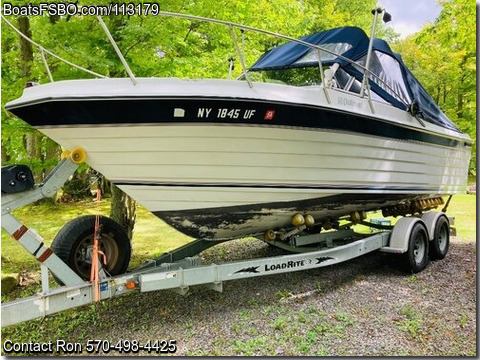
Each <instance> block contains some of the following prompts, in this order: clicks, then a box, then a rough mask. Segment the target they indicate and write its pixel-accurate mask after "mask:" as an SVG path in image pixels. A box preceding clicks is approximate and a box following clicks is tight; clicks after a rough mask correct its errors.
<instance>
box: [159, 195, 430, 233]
mask: <svg viewBox="0 0 480 360" xmlns="http://www.w3.org/2000/svg"><path fill="white" fill-rule="evenodd" d="M427 197H430V195H425V194H421V195H420V194H342V195H335V196H328V197H322V198H315V199H308V200H299V201H289V202H275V203H265V204H255V205H243V206H232V207H219V208H209V209H195V210H182V211H169V212H154V214H155V215H156V216H158V217H159V218H161V219H162V220H164V221H165V222H166V223H167V224H169V225H171V226H172V227H174V228H175V229H177V230H178V231H180V232H182V233H184V234H185V235H188V236H191V237H193V238H196V239H206V240H226V239H235V238H241V237H245V236H252V235H259V234H263V233H264V232H265V231H267V230H271V229H272V230H278V229H281V228H291V227H292V225H291V218H292V217H293V215H295V214H296V213H301V214H312V215H313V216H314V218H315V221H316V223H322V222H324V221H326V220H328V219H331V220H335V219H338V218H339V217H341V216H345V215H349V214H350V213H351V212H352V211H362V210H364V211H372V210H380V209H381V208H383V207H386V206H393V205H397V204H400V203H403V202H405V201H409V200H413V199H420V198H427Z"/></svg>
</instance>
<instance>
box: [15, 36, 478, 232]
mask: <svg viewBox="0 0 480 360" xmlns="http://www.w3.org/2000/svg"><path fill="white" fill-rule="evenodd" d="M369 45H370V46H371V49H370V50H371V51H369ZM367 58H368V59H367ZM292 69H293V70H294V71H296V73H295V74H296V75H295V74H294V75H292V76H290V80H291V78H295V79H296V81H297V82H298V81H299V80H298V78H300V79H301V80H302V81H304V82H305V83H306V85H305V86H298V85H291V84H287V83H285V82H280V81H278V80H277V81H268V79H271V78H272V76H273V77H274V76H275V75H277V76H280V77H281V78H283V79H284V80H285V81H288V80H289V75H288V71H292ZM312 69H313V72H312ZM253 72H265V73H266V75H265V77H263V80H265V79H267V80H265V81H252V80H251V77H252V76H253V75H252V74H253ZM302 72H304V73H302ZM304 74H309V75H304ZM6 109H7V110H8V111H10V112H11V113H13V114H15V115H16V116H18V117H19V118H21V119H23V120H25V121H26V122H28V123H29V124H31V125H32V126H34V127H35V128H36V129H38V130H40V131H41V132H43V133H44V134H45V135H47V136H48V137H50V138H51V139H53V140H55V141H56V142H57V143H59V144H60V145H61V146H62V147H64V148H66V149H73V148H77V147H81V148H83V149H84V150H85V151H86V153H87V154H88V156H87V160H86V162H87V163H88V164H89V165H90V166H91V167H92V168H94V169H95V170H97V171H99V172H100V173H102V174H103V175H104V176H105V177H106V178H107V179H109V180H110V181H111V182H113V183H114V184H116V185H117V186H119V187H120V188H121V189H122V190H123V191H124V192H126V193H127V194H129V195H130V196H131V197H132V198H134V199H135V200H137V201H138V202H139V203H141V204H142V205H143V206H145V207H146V208H147V209H148V210H150V211H151V212H152V213H154V214H155V215H157V216H158V217H160V218H161V219H163V220H165V221H166V222H167V223H168V224H170V225H171V226H173V227H175V228H176V229H178V230H180V231H181V232H183V233H184V234H186V235H189V236H191V237H193V238H202V239H211V240H225V239H234V238H239V237H243V236H251V235H259V234H263V233H265V232H266V231H268V230H273V231H277V230H279V229H288V228H289V227H291V226H292V225H291V218H292V216H293V215H295V214H296V213H301V214H310V215H311V216H313V218H314V219H315V222H316V223H317V224H320V225H321V224H327V226H328V224H336V223H337V221H338V219H340V218H341V217H343V216H348V215H350V214H352V213H355V212H359V213H360V214H362V213H363V212H364V211H371V210H379V209H385V208H392V207H396V206H397V205H400V204H410V205H411V206H410V205H409V206H410V207H413V208H419V207H420V208H421V205H419V203H418V201H419V200H429V199H430V201H431V202H432V203H437V202H439V198H440V197H441V196H442V195H446V194H456V193H460V192H464V191H465V184H466V179H467V172H468V164H469V159H470V152H471V140H470V138H469V137H468V136H467V135H465V134H463V133H462V132H461V131H460V130H459V129H458V128H457V127H456V126H455V125H454V124H453V123H452V122H451V121H450V120H449V119H448V118H447V117H446V116H445V114H444V113H443V112H442V111H441V110H440V109H439V107H438V106H437V105H436V104H435V103H434V101H433V100H432V99H431V98H430V96H429V95H428V94H427V92H426V91H425V90H424V89H423V87H422V86H421V85H420V84H419V82H418V81H417V80H416V79H415V77H414V76H413V74H412V73H411V72H410V71H409V70H408V68H407V67H406V66H405V64H404V63H403V61H402V59H401V58H400V56H399V55H398V54H395V53H394V52H393V51H392V50H391V49H390V47H389V46H388V44H387V43H386V42H385V41H383V40H380V39H374V40H373V41H370V39H369V38H368V36H367V35H366V34H365V33H364V32H363V30H361V29H359V28H356V27H342V28H337V29H333V30H328V31H323V32H319V33H316V34H313V35H309V36H306V37H303V38H301V39H299V40H292V41H289V42H287V43H286V44H283V45H281V46H278V47H276V48H274V49H272V50H270V51H269V52H267V53H266V54H264V55H263V56H262V57H261V58H260V59H259V60H258V61H257V62H256V63H255V64H253V66H251V67H250V68H249V69H248V70H246V71H244V73H243V76H242V77H241V79H237V80H218V79H203V80H198V79H195V80H184V79H177V78H141V79H135V82H132V81H131V80H130V79H128V78H124V79H93V80H73V81H58V82H53V83H49V84H45V85H40V86H33V87H29V88H26V89H25V91H24V93H23V95H22V96H21V97H20V98H19V99H17V100H14V101H12V102H10V103H8V104H7V105H6ZM416 201H417V202H416ZM427 203H428V202H427Z"/></svg>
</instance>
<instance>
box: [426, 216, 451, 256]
mask: <svg viewBox="0 0 480 360" xmlns="http://www.w3.org/2000/svg"><path fill="white" fill-rule="evenodd" d="M449 246H450V224H449V222H448V219H447V218H446V216H439V217H438V219H437V222H436V223H435V230H434V232H433V240H432V241H430V259H432V260H442V259H444V258H445V256H446V255H447V252H448V248H449Z"/></svg>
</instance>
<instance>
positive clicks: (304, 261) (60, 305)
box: [1, 151, 443, 327]
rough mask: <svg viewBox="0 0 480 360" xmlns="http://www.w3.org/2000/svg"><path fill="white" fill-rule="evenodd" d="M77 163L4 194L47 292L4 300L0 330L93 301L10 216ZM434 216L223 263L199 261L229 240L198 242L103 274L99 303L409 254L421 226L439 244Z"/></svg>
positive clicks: (52, 188)
mask: <svg viewBox="0 0 480 360" xmlns="http://www.w3.org/2000/svg"><path fill="white" fill-rule="evenodd" d="M77 153H78V152H77ZM77 153H75V154H77ZM80 153H81V152H80ZM72 154H74V151H73V152H72ZM77 158H78V157H77ZM77 158H76V157H75V156H70V157H68V158H66V159H63V160H62V161H61V162H60V163H59V164H58V165H57V166H56V167H55V169H54V170H52V172H51V173H50V174H49V175H48V177H47V178H46V179H45V181H44V182H43V183H41V184H40V185H39V186H38V187H37V188H34V189H31V190H27V191H24V192H21V193H17V194H3V193H2V228H4V229H5V230H6V231H7V232H8V233H9V234H10V235H11V236H12V237H13V238H14V239H16V240H17V241H18V242H19V243H20V244H21V245H22V246H23V247H24V248H25V249H26V250H27V251H28V252H29V253H30V254H32V255H33V256H34V257H35V258H36V259H37V260H38V261H39V262H40V263H41V274H42V291H41V292H39V293H37V294H36V295H34V296H30V297H27V298H22V299H17V300H13V301H9V302H4V303H2V305H1V320H2V321H1V326H2V327H4V326H9V325H13V324H17V323H20V322H23V321H27V320H32V319H35V318H39V317H44V316H47V315H50V314H54V313H56V312H59V311H63V310H67V309H71V308H75V307H79V306H83V305H87V304H91V303H93V302H94V285H93V283H92V282H89V281H85V280H83V279H82V278H80V277H79V276H78V275H77V274H76V273H75V272H74V271H73V270H72V269H71V268H70V267H69V266H68V265H67V264H66V263H65V262H64V261H62V260H61V259H60V258H59V257H58V256H57V255H55V253H53V251H52V250H51V249H50V248H49V247H47V246H46V245H45V243H44V241H43V238H42V237H41V236H40V235H38V234H37V233H36V232H35V231H34V230H32V229H28V228H27V227H26V226H25V225H23V224H22V223H21V222H20V221H19V220H18V219H16V218H15V216H14V215H12V211H13V210H15V209H17V208H19V207H22V206H25V205H27V204H30V203H33V202H34V201H37V200H39V199H41V198H45V197H51V196H53V195H54V194H55V193H56V192H57V191H58V189H60V187H61V186H62V185H63V184H64V183H65V182H66V181H67V179H68V178H69V176H70V175H72V174H73V173H74V172H75V171H76V169H77V167H78V165H79V163H80V161H77V160H81V161H83V160H84V156H81V157H80V158H81V159H77ZM427 214H428V213H427ZM435 214H438V215H435ZM435 214H434V215H428V216H425V215H426V214H425V215H424V217H423V218H424V219H423V220H422V219H420V218H418V217H405V218H402V219H400V220H399V223H400V224H401V226H395V227H393V230H386V231H380V232H377V233H374V234H358V233H355V232H354V231H353V230H351V229H340V230H337V231H332V232H324V233H318V234H307V235H300V234H295V233H294V232H293V233H292V236H290V237H289V241H288V242H285V241H275V240H271V241H267V240H265V239H261V240H263V241H265V242H267V243H269V244H270V245H273V246H277V247H280V248H282V249H285V250H289V251H295V252H296V253H293V254H288V255H281V256H273V257H265V258H257V259H249V260H242V261H235V262H230V263H223V264H208V265H202V263H201V259H200V258H199V257H198V256H196V255H198V254H199V253H200V252H202V251H203V250H205V249H208V248H210V247H212V246H215V245H217V244H219V243H222V242H223V241H208V240H203V239H198V240H194V241H192V242H190V243H188V244H186V245H183V246H181V247H179V248H177V249H175V250H173V251H170V252H167V253H164V254H162V255H161V256H160V257H158V258H157V259H153V260H150V261H148V262H146V263H145V264H143V265H141V266H139V267H138V268H136V269H134V270H131V271H128V272H127V273H125V274H122V275H118V276H113V277H110V276H107V274H106V273H105V272H101V278H100V284H99V286H100V300H105V299H109V298H112V297H115V296H119V295H123V294H126V293H130V292H134V291H136V292H148V291H157V290H173V291H176V292H178V293H180V294H186V293H187V292H188V290H189V287H190V286H195V285H204V286H207V287H209V288H210V289H212V290H214V291H220V292H221V291H223V283H224V282H225V281H229V280H235V279H243V278H251V277H257V276H265V275H274V274H280V273H286V272H293V271H301V270H309V269H315V268H320V267H325V266H329V265H333V264H337V263H340V262H344V261H348V260H351V259H354V258H357V257H359V256H362V255H365V254H368V253H371V252H373V251H376V250H381V251H384V252H389V253H396V254H403V253H406V252H407V251H408V250H409V249H408V246H409V245H408V244H409V240H410V239H409V238H410V235H411V234H410V232H411V230H412V228H413V227H415V225H416V224H421V226H422V227H425V231H428V233H429V236H428V237H429V239H428V240H430V241H431V240H432V239H433V234H431V231H432V230H431V229H435V222H436V221H437V220H438V218H439V217H440V216H442V215H443V213H435ZM425 222H427V223H425ZM366 224H368V223H366ZM339 242H341V244H338V243H339ZM49 271H50V272H51V273H52V274H53V275H55V276H56V277H57V278H58V279H60V280H61V281H62V282H63V284H64V285H63V286H60V287H58V288H53V289H51V288H50V287H49V284H48V278H49V276H48V275H49Z"/></svg>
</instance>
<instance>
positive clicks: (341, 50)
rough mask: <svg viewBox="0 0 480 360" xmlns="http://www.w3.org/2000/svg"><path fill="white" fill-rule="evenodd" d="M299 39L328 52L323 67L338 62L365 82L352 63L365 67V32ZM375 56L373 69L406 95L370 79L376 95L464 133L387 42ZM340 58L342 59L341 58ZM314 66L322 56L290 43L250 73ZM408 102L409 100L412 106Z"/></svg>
mask: <svg viewBox="0 0 480 360" xmlns="http://www.w3.org/2000/svg"><path fill="white" fill-rule="evenodd" d="M299 40H302V41H304V42H307V43H309V44H312V45H318V46H319V47H321V48H322V49H325V50H320V56H321V59H322V64H323V65H326V66H329V65H333V64H334V63H338V64H339V65H340V67H341V68H342V69H343V70H344V71H345V72H347V73H348V74H349V75H351V76H354V77H355V78H356V79H357V80H359V81H362V79H363V70H361V68H359V67H356V66H354V65H353V64H352V63H351V62H350V61H352V62H358V63H360V64H365V58H366V55H367V52H368V43H369V38H368V36H367V35H366V34H365V32H364V31H363V30H362V29H360V28H357V27H352V26H347V27H341V28H336V29H332V30H327V31H322V32H318V33H315V34H312V35H308V36H304V37H302V38H300V39H299ZM332 52H333V53H335V55H333V54H332ZM373 53H374V54H375V56H372V61H373V64H372V62H371V64H370V65H371V66H370V70H371V71H372V72H373V73H374V74H375V75H377V76H378V77H379V78H381V79H382V81H384V82H385V83H387V84H389V86H391V87H392V88H394V89H395V91H396V92H398V91H400V92H402V91H403V93H404V96H403V97H398V96H396V95H392V92H391V91H388V90H387V89H386V88H385V86H382V84H381V83H379V82H378V81H374V80H372V78H370V80H369V83H370V87H371V90H372V91H373V92H375V93H376V94H377V95H378V96H380V97H381V98H383V99H384V100H385V101H387V102H389V103H390V104H392V105H393V106H395V107H398V108H400V109H403V110H407V109H408V108H409V107H410V105H411V102H413V101H415V102H416V103H417V104H418V108H419V113H418V114H417V116H418V117H420V118H422V119H424V120H425V121H428V122H430V123H432V124H435V125H439V126H441V127H443V128H447V129H450V130H454V131H457V132H461V131H460V130H459V129H458V128H457V127H456V126H455V125H454V124H453V123H452V121H451V120H450V119H449V118H448V117H447V116H446V115H445V114H444V113H443V112H442V110H440V108H439V107H438V105H437V104H436V103H435V101H434V100H433V99H432V98H431V97H430V95H429V94H428V93H427V91H426V90H425V89H424V88H423V87H422V85H421V84H420V83H419V81H418V80H417V79H416V78H415V76H414V75H413V74H412V73H411V71H410V70H409V69H408V68H407V67H406V65H405V63H404V62H403V60H402V58H401V56H400V55H399V54H396V53H394V52H393V51H392V50H391V48H390V46H389V45H388V44H387V43H386V42H385V41H384V40H381V39H375V40H374V42H373ZM339 55H341V56H340V57H339ZM347 59H348V60H347ZM349 60H350V61H349ZM314 66H318V55H317V51H316V50H315V49H312V48H310V47H308V46H305V45H302V44H299V43H297V42H289V43H286V44H284V45H280V46H278V47H276V48H273V49H272V50H270V51H268V52H266V53H265V54H264V55H262V56H261V57H260V59H258V60H257V62H255V64H254V65H253V66H252V67H251V68H250V69H249V71H263V70H281V69H291V68H301V67H314ZM405 99H408V103H406V101H405Z"/></svg>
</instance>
